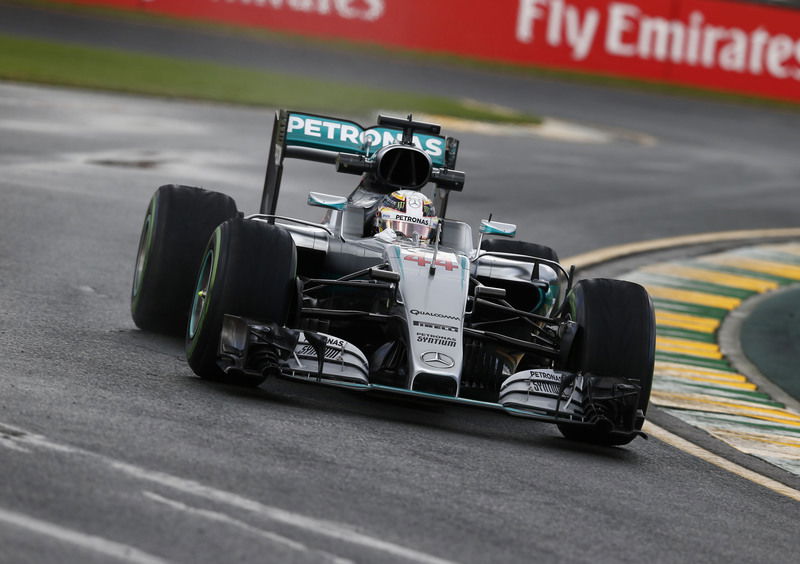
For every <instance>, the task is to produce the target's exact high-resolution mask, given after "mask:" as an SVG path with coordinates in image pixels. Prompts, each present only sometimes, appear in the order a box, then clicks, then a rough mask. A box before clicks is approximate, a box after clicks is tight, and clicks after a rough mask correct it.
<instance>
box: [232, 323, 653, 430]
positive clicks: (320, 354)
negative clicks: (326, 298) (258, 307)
mask: <svg viewBox="0 0 800 564" xmlns="http://www.w3.org/2000/svg"><path fill="white" fill-rule="evenodd" d="M218 354H219V356H218V363H219V365H220V368H221V369H222V370H223V371H224V372H225V373H229V374H234V373H238V374H249V375H252V376H261V375H263V374H269V375H273V376H277V377H281V378H286V379H291V380H299V381H304V382H313V383H318V384H325V385H328V386H337V387H341V388H347V389H351V390H359V391H374V392H388V393H392V394H398V395H403V396H413V397H418V398H422V399H433V400H437V401H443V402H447V403H454V404H460V405H468V406H473V407H481V408H485V409H492V410H496V411H503V412H506V413H508V414H510V415H514V416H517V417H526V418H530V419H536V420H539V421H546V422H550V423H568V424H573V425H586V426H592V427H595V428H599V429H601V430H603V431H606V432H613V433H622V434H633V433H638V434H641V433H640V431H638V429H640V428H641V423H642V421H643V417H644V416H643V414H642V413H641V411H640V410H638V409H637V406H638V402H639V392H640V389H639V387H638V386H636V385H633V384H630V383H628V382H626V381H623V380H621V379H618V378H608V377H600V376H595V375H592V374H575V373H571V372H565V371H560V370H552V369H537V370H524V371H522V372H517V373H516V374H513V375H512V376H509V377H508V378H507V379H506V380H505V382H504V383H503V384H502V386H501V389H500V394H499V397H498V401H497V403H493V402H485V401H478V400H473V399H468V398H460V397H454V396H445V395H439V394H434V393H429V392H420V391H415V390H410V389H404V388H397V387H392V386H385V385H379V384H373V383H370V381H369V374H370V370H369V362H368V361H367V358H366V356H365V355H364V353H363V352H362V351H361V350H359V349H358V347H356V346H355V345H353V344H352V343H349V342H347V341H345V340H343V339H339V338H337V337H333V336H331V335H326V334H324V333H316V332H312V331H301V330H294V329H288V328H285V327H281V326H279V325H277V324H274V323H270V324H264V323H259V322H255V321H252V320H248V319H245V318H242V317H237V316H233V315H226V316H225V319H224V322H223V326H222V333H221V338H220V344H219V350H218Z"/></svg>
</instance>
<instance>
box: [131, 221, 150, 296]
mask: <svg viewBox="0 0 800 564" xmlns="http://www.w3.org/2000/svg"><path fill="white" fill-rule="evenodd" d="M152 222H153V215H152V213H150V212H149V211H148V212H147V216H145V218H144V225H143V226H142V234H141V235H140V236H139V250H138V251H137V252H136V267H135V269H134V272H133V289H132V290H131V295H132V297H134V298H135V297H136V296H138V295H139V290H140V289H141V287H142V279H143V278H144V269H145V267H146V266H147V255H148V251H149V250H150V239H151V233H150V231H151V229H150V227H151V225H152Z"/></svg>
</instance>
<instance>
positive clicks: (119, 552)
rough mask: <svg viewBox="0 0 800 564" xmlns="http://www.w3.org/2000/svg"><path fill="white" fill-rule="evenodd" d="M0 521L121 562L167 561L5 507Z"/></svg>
mask: <svg viewBox="0 0 800 564" xmlns="http://www.w3.org/2000/svg"><path fill="white" fill-rule="evenodd" d="M0 522H3V523H6V524H7V525H11V526H12V527H19V528H21V529H26V530H28V531H31V532H34V533H37V534H40V535H44V536H46V537H50V538H53V539H56V540H59V541H62V542H66V543H68V544H72V545H75V546H77V547H80V548H83V549H86V550H90V551H92V552H97V553H100V554H102V555H104V556H108V557H111V558H114V559H116V560H120V561H123V562H130V563H132V564H165V563H166V562H167V561H166V560H163V559H161V558H158V557H157V556H153V555H151V554H147V553H146V552H142V551H141V550H139V549H137V548H133V547H132V546H128V545H125V544H120V543H118V542H114V541H110V540H107V539H104V538H102V537H97V536H94V535H87V534H84V533H80V532H78V531H73V530H72V529H67V528H65V527H61V526H59V525H55V524H53V523H50V522H48V521H42V520H40V519H35V518H33V517H29V516H28V515H23V514H22V513H16V512H14V511H8V510H6V509H0Z"/></svg>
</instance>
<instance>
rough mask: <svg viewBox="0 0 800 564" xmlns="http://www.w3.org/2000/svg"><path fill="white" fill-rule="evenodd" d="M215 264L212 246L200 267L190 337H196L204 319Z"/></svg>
mask: <svg viewBox="0 0 800 564" xmlns="http://www.w3.org/2000/svg"><path fill="white" fill-rule="evenodd" d="M213 266H214V249H213V248H211V249H209V250H208V252H207V253H206V256H205V257H204V258H203V264H202V266H201V267H200V273H199V274H198V275H197V285H196V286H195V289H194V297H193V298H192V314H191V316H190V317H189V339H190V340H191V339H194V336H195V335H196V334H197V329H198V327H199V326H200V322H201V320H202V319H203V314H204V313H205V310H206V307H207V303H208V292H209V290H210V289H211V271H212V270H213Z"/></svg>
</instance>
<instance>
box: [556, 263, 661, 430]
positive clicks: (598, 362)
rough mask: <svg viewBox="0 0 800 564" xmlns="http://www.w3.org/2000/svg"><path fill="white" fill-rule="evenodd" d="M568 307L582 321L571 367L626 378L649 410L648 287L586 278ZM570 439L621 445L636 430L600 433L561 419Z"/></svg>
mask: <svg viewBox="0 0 800 564" xmlns="http://www.w3.org/2000/svg"><path fill="white" fill-rule="evenodd" d="M568 300H569V312H570V316H571V318H572V320H573V321H575V322H576V323H577V324H578V333H577V335H576V338H575V341H574V342H573V344H572V350H571V352H570V357H569V359H568V361H567V366H566V368H567V370H570V371H582V372H591V373H592V374H595V375H597V376H614V377H618V378H624V379H627V380H628V381H630V382H631V383H633V384H637V385H638V386H639V387H640V388H641V392H640V394H639V404H638V408H639V409H641V410H642V413H644V414H646V413H647V405H648V403H649V401H650V389H651V387H652V383H653V365H654V362H655V337H656V329H655V315H654V312H653V304H652V302H651V300H650V296H649V295H648V294H647V291H646V290H645V289H644V288H643V287H642V286H640V285H638V284H634V283H633V282H626V281H623V280H610V279H605V278H598V279H592V280H581V281H579V282H578V283H577V284H576V285H575V288H574V289H573V290H572V292H570V295H569V296H568ZM558 429H559V430H560V431H561V433H562V434H563V435H564V436H565V437H567V438H568V439H572V440H577V441H582V442H590V443H594V444H603V445H622V444H627V443H629V442H630V441H632V440H633V438H634V437H635V435H630V436H620V435H609V434H607V433H600V432H598V431H597V430H595V429H593V428H587V427H585V426H579V425H570V424H568V423H559V424H558Z"/></svg>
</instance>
